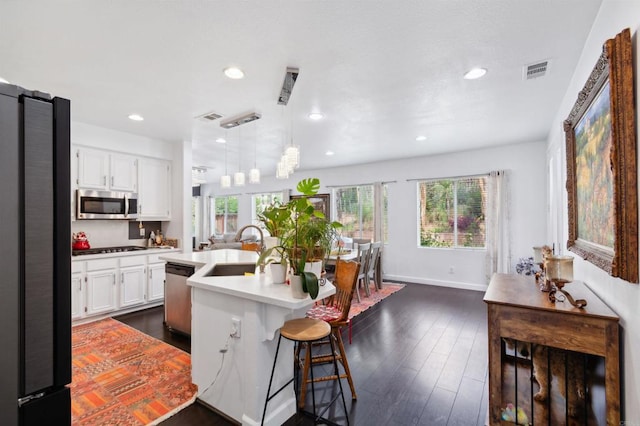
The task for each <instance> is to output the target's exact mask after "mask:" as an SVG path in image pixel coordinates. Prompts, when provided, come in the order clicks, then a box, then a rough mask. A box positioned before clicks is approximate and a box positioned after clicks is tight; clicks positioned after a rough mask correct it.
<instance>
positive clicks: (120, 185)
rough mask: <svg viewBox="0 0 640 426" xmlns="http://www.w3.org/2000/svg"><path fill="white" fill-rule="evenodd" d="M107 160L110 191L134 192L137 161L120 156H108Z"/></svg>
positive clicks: (136, 186)
mask: <svg viewBox="0 0 640 426" xmlns="http://www.w3.org/2000/svg"><path fill="white" fill-rule="evenodd" d="M109 160H110V161H109V171H110V175H111V181H110V182H109V185H110V188H111V190H112V191H127V192H128V191H131V192H135V191H136V190H137V188H138V185H137V179H138V173H137V171H138V169H137V164H138V160H137V159H136V158H135V157H131V156H129V155H122V154H110V155H109Z"/></svg>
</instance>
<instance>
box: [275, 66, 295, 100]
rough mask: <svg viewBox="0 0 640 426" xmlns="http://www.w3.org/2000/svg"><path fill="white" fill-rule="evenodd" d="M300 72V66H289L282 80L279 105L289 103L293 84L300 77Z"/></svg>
mask: <svg viewBox="0 0 640 426" xmlns="http://www.w3.org/2000/svg"><path fill="white" fill-rule="evenodd" d="M298 73H299V70H298V68H287V72H286V74H285V75H284V81H283V82H282V89H280V95H279V96H278V105H286V104H288V103H289V98H290V97H291V92H292V91H293V85H294V84H296V80H297V79H298Z"/></svg>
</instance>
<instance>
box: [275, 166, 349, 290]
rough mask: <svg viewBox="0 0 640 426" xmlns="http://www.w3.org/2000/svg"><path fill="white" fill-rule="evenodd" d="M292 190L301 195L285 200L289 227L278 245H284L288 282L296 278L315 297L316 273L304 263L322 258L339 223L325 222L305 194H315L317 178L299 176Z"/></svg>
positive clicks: (318, 182) (325, 219) (316, 287)
mask: <svg viewBox="0 0 640 426" xmlns="http://www.w3.org/2000/svg"><path fill="white" fill-rule="evenodd" d="M296 189H297V190H298V192H300V193H301V194H302V195H303V197H301V198H296V199H294V200H291V201H289V203H288V207H289V210H290V211H291V220H292V222H293V223H292V225H293V226H292V228H291V229H290V231H289V232H287V233H286V235H285V236H284V237H283V241H282V246H283V247H284V248H285V251H286V254H287V258H288V259H289V263H290V266H291V270H292V277H291V285H292V286H293V285H297V281H298V280H299V281H300V285H301V287H302V291H303V292H306V293H309V295H310V296H311V298H312V299H315V298H316V297H317V296H318V291H319V287H318V276H317V275H316V274H314V273H313V272H308V271H306V270H305V266H306V264H307V262H311V261H313V260H322V259H323V258H324V256H325V254H326V253H328V250H329V249H330V247H331V240H332V239H333V238H334V237H335V235H336V230H337V229H338V228H340V227H342V225H341V224H340V223H339V222H331V221H329V220H328V219H327V218H326V217H325V216H324V214H323V213H322V212H320V211H317V210H315V208H314V206H313V204H312V203H311V201H309V197H312V196H314V195H316V194H317V193H318V190H319V189H320V179H318V178H309V179H303V180H301V181H300V182H298V185H297V186H296ZM296 277H298V278H296ZM294 281H296V282H295V283H294ZM292 290H293V288H292ZM294 295H295V291H294Z"/></svg>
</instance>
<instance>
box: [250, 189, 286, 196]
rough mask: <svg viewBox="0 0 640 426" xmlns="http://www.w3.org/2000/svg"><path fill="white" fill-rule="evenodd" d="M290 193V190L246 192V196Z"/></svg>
mask: <svg viewBox="0 0 640 426" xmlns="http://www.w3.org/2000/svg"><path fill="white" fill-rule="evenodd" d="M284 191H289V189H277V190H274V191H256V192H245V194H246V195H256V194H273V193H274V192H284Z"/></svg>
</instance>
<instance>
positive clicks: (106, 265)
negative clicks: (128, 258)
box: [87, 258, 118, 271]
mask: <svg viewBox="0 0 640 426" xmlns="http://www.w3.org/2000/svg"><path fill="white" fill-rule="evenodd" d="M117 267H118V259H116V258H113V259H96V260H87V271H99V270H101V269H115V268H117Z"/></svg>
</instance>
